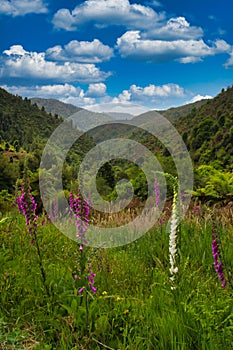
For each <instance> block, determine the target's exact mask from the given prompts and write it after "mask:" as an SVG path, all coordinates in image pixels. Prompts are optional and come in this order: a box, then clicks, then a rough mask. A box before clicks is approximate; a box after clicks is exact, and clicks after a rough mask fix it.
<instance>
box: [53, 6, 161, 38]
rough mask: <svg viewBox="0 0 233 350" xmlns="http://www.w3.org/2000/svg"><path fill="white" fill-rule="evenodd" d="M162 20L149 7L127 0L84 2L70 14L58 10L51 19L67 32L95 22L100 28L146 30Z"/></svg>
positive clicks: (65, 10)
mask: <svg viewBox="0 0 233 350" xmlns="http://www.w3.org/2000/svg"><path fill="white" fill-rule="evenodd" d="M163 18H164V15H163V14H158V13H157V12H155V11H154V10H153V9H152V8H151V7H149V6H143V5H140V4H130V2H129V1H128V0H118V1H115V0H86V1H84V3H82V4H80V5H78V6H76V7H75V9H74V10H73V11H72V12H70V11H69V10H68V9H64V8H63V9H60V10H59V11H58V12H57V13H56V14H55V15H54V18H53V24H54V26H55V27H56V28H59V29H65V30H68V31H71V30H76V29H78V28H79V26H81V25H83V24H85V23H88V22H95V24H96V25H97V26H98V25H100V26H101V27H103V26H108V25H123V26H126V27H127V28H130V29H135V28H138V26H139V27H140V28H148V26H151V25H152V23H153V25H155V24H156V23H158V22H159V21H160V20H162V19H163Z"/></svg>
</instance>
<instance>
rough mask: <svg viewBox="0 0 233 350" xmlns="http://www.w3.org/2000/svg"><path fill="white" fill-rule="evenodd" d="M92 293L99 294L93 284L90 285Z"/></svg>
mask: <svg viewBox="0 0 233 350" xmlns="http://www.w3.org/2000/svg"><path fill="white" fill-rule="evenodd" d="M89 286H90V288H91V290H92V292H94V293H96V292H97V289H96V288H95V287H94V286H93V285H92V284H89Z"/></svg>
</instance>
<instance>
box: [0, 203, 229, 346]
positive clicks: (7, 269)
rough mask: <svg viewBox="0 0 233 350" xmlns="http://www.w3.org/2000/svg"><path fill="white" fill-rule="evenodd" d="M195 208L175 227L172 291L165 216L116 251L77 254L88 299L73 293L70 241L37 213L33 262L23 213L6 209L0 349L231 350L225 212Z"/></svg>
mask: <svg viewBox="0 0 233 350" xmlns="http://www.w3.org/2000/svg"><path fill="white" fill-rule="evenodd" d="M198 209H199V210H198V211H197V210H195V207H193V209H190V210H189V211H188V213H187V214H186V217H185V218H184V219H183V221H182V222H181V224H180V227H179V232H180V233H179V235H180V239H179V247H178V249H179V263H178V268H179V270H178V273H177V276H176V277H177V278H176V284H175V288H174V289H172V288H171V283H170V282H171V281H170V278H169V231H168V229H167V219H166V218H165V219H164V220H163V222H162V223H158V224H156V225H155V226H154V227H153V228H152V229H151V230H150V231H149V232H147V233H146V234H145V235H144V236H143V237H141V238H140V239H138V240H136V241H134V242H132V243H131V244H128V245H126V246H122V247H117V248H109V249H104V248H101V249H97V248H86V247H85V249H86V250H85V254H86V262H88V264H91V266H92V269H93V271H94V272H95V273H96V277H95V287H96V288H97V292H96V293H93V292H92V291H91V290H90V289H89V290H88V289H86V290H85V292H84V293H82V294H79V293H78V290H79V288H80V286H81V284H80V283H82V281H81V280H82V276H80V277H79V278H78V279H77V278H75V275H80V264H81V258H80V256H81V254H80V250H79V245H78V243H77V242H75V241H72V240H70V239H69V238H67V237H66V236H64V235H63V234H62V233H61V232H59V231H58V230H57V229H56V228H55V226H54V225H53V224H52V223H50V221H49V220H48V219H47V218H46V217H45V216H43V215H42V216H40V217H39V218H38V227H37V243H38V246H39V248H40V259H39V258H38V251H37V248H36V245H35V244H32V243H31V239H30V236H29V234H28V232H27V228H26V227H25V219H24V216H23V215H19V214H17V213H16V211H15V212H13V213H11V214H10V215H9V216H4V217H2V219H1V220H0V229H1V236H0V246H1V250H0V259H1V261H0V271H1V280H0V298H1V302H0V348H1V349H4V350H6V349H38V350H39V349H41V350H49V349H61V350H62V349H64V350H65V349H67V350H68V349H69V350H71V349H80V350H81V349H82V350H84V349H85V350H86V349H87V350H92V349H93V350H94V349H96V350H97V349H114V350H117V349H121V350H126V349H128V350H129V349H130V350H144V349H148V350H149V349H151V350H152V349H156V350H157V349H158V350H162V349H164V350H170V349H171V350H178V349H179V350H181V349H187V350H189V349H197V350H200V349H201V350H202V349H203V350H207V349H210V350H212V349H213V350H222V349H232V344H233V332H232V331H233V301H232V295H233V289H232V284H231V275H232V255H233V229H232V222H233V221H232V219H233V216H232V209H231V208H230V207H225V208H224V209H214V208H211V209H210V208H208V207H207V206H201V207H199V208H198ZM125 215H126V216H127V215H130V213H129V212H127V213H126V214H125ZM99 220H100V221H101V219H100V218H99ZM104 225H106V222H104ZM213 229H214V231H215V233H216V234H217V235H218V237H219V238H220V240H221V246H220V248H221V253H222V259H223V269H224V275H225V278H226V280H227V285H226V287H225V288H222V287H221V281H220V280H219V278H218V275H217V274H216V272H215V269H214V266H213V257H212V252H211V244H212V231H213ZM40 262H42V264H43V269H44V271H45V274H46V276H45V280H43V278H42V274H41V266H40ZM82 271H84V270H82Z"/></svg>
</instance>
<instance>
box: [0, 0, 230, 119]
mask: <svg viewBox="0 0 233 350" xmlns="http://www.w3.org/2000/svg"><path fill="white" fill-rule="evenodd" d="M232 13H233V2H231V1H230V0H222V1H216V0H212V1H210V0H202V1H201V0H195V1H189V2H188V1H184V0H182V1H179V0H176V1H174V0H159V1H157V0H146V1H143V0H138V1H137V0H135V1H134V0H133V1H128V0H86V1H79V0H73V1H67V0H66V1H65V0H56V1H49V0H48V1H46V0H11V1H8V0H0V35H1V40H0V86H2V87H3V88H5V89H7V90H8V91H9V92H12V93H14V94H18V95H21V96H27V97H44V98H57V99H60V100H62V101H63V102H67V103H72V104H75V105H77V106H80V107H84V108H87V109H90V110H93V111H115V112H125V113H132V114H135V115H136V114H140V113H142V112H144V111H146V110H148V109H156V110H161V109H167V108H169V107H173V106H179V105H182V104H185V103H188V102H192V101H196V100H198V99H201V98H203V97H205V98H209V97H213V96H215V95H216V94H218V93H219V92H220V91H221V89H222V88H226V87H227V86H229V85H232V84H233V35H232V33H233V21H232Z"/></svg>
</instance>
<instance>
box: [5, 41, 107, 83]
mask: <svg viewBox="0 0 233 350" xmlns="http://www.w3.org/2000/svg"><path fill="white" fill-rule="evenodd" d="M3 53H4V54H5V57H4V58H5V59H4V60H3V63H2V67H1V69H0V76H1V77H2V78H21V79H22V78H23V79H38V80H40V81H43V80H51V81H53V82H54V83H55V82H67V83H70V82H78V83H83V84H87V83H97V82H101V81H103V80H104V79H106V78H107V77H108V76H109V75H110V73H105V72H102V71H100V70H99V68H97V67H96V66H95V65H94V64H90V63H89V64H84V63H83V64H82V63H76V62H64V63H57V62H53V61H48V60H46V58H45V53H44V52H40V53H38V52H28V51H26V50H24V48H23V47H22V46H21V45H14V46H11V48H10V49H9V50H5V51H4V52H3Z"/></svg>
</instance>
